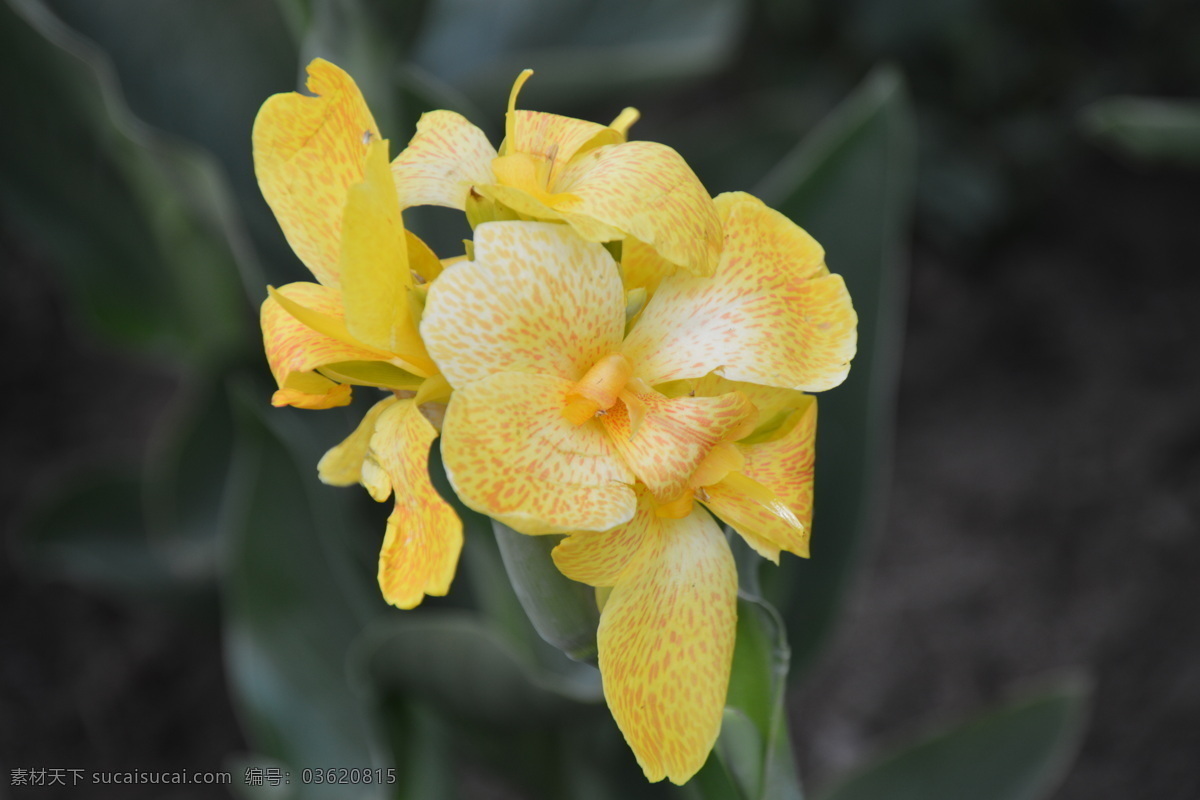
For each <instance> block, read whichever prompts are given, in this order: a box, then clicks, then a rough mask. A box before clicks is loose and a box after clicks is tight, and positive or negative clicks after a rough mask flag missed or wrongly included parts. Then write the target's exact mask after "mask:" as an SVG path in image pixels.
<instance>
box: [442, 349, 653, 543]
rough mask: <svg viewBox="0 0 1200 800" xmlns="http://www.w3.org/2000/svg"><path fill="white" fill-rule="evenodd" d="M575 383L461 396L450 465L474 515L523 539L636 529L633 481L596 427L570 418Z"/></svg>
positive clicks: (451, 433)
mask: <svg viewBox="0 0 1200 800" xmlns="http://www.w3.org/2000/svg"><path fill="white" fill-rule="evenodd" d="M572 385H573V384H572V383H571V382H570V381H567V380H563V379H562V378H557V377H552V376H542V375H526V374H521V373H514V372H505V373H500V374H497V375H491V376H488V377H486V378H484V379H482V380H478V381H475V382H473V383H470V384H467V385H466V386H465V387H464V388H461V389H457V390H456V391H455V392H454V394H453V395H452V396H451V398H450V404H449V407H448V408H447V409H446V419H445V422H444V423H443V427H442V431H443V433H444V438H443V440H442V460H443V462H444V463H445V465H446V474H447V475H448V476H449V477H450V482H451V484H453V486H454V490H455V492H456V493H457V494H458V496H459V497H460V498H461V499H462V501H463V502H464V503H466V504H467V505H468V506H470V507H471V508H473V509H475V510H476V511H479V512H480V513H483V514H487V515H488V516H489V517H493V518H495V519H498V520H500V521H501V522H503V523H504V524H506V525H508V526H509V527H511V528H514V529H515V530H518V531H521V532H522V533H529V534H541V533H562V532H566V531H577V530H591V531H603V530H608V529H609V528H612V527H614V526H616V525H620V524H622V523H624V522H628V521H629V519H630V517H632V516H633V510H634V505H635V498H634V494H633V490H632V489H630V488H629V487H630V486H631V485H632V484H633V481H634V478H633V473H631V472H630V471H629V468H628V467H626V466H625V465H624V463H622V462H621V459H620V458H619V457H618V456H617V454H616V452H615V451H614V449H613V446H612V444H611V442H610V441H609V439H608V436H607V435H606V434H605V433H604V431H603V429H601V428H600V426H599V425H597V424H595V423H594V422H587V423H585V424H583V425H580V426H579V427H576V426H575V425H572V424H571V423H570V422H568V421H567V419H566V418H565V417H563V415H562V409H563V406H564V405H565V403H566V396H567V393H568V392H569V391H570V390H571V388H572Z"/></svg>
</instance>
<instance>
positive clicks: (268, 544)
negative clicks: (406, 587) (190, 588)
mask: <svg viewBox="0 0 1200 800" xmlns="http://www.w3.org/2000/svg"><path fill="white" fill-rule="evenodd" d="M242 394H243V393H239V394H238V395H237V404H236V406H235V408H237V411H238V415H239V416H238V424H239V447H238V450H237V457H236V459H235V465H234V470H235V475H234V478H233V480H234V484H235V485H236V486H238V487H239V489H240V491H241V494H240V496H239V502H238V503H236V504H235V505H234V510H233V511H232V512H231V514H230V517H231V519H230V525H229V528H228V531H227V534H228V536H227V540H226V541H225V550H226V556H227V563H226V568H225V570H224V575H225V584H224V596H225V607H226V612H227V613H226V626H225V644H226V652H227V658H228V668H229V674H230V683H231V689H232V691H233V695H234V698H235V701H236V702H237V705H238V707H239V708H240V710H241V713H242V717H243V720H244V723H245V725H246V729H247V733H248V735H249V737H250V740H251V742H252V743H253V744H254V746H255V749H257V750H258V751H259V752H261V753H263V754H265V755H267V756H269V757H271V758H274V759H277V760H279V761H281V762H284V763H286V764H289V765H291V767H292V769H293V773H294V771H295V770H296V769H299V768H304V767H317V766H339V767H341V766H345V767H388V766H391V764H390V761H389V760H388V758H387V756H386V755H385V754H384V752H383V748H382V747H381V745H380V742H379V740H378V737H377V735H376V732H375V731H374V729H373V728H372V726H371V721H370V720H369V718H368V716H367V714H366V712H365V709H363V708H362V706H361V701H360V697H359V696H358V695H357V694H356V693H355V691H354V690H353V688H352V686H351V683H350V679H349V676H348V673H347V669H346V659H347V653H348V652H349V649H350V647H351V644H352V643H353V642H354V640H355V639H356V638H357V636H358V635H359V633H360V631H362V630H363V629H364V627H365V626H366V624H367V623H368V622H369V621H370V620H371V618H372V617H373V616H374V614H376V613H380V612H381V611H382V610H383V608H384V607H383V606H382V604H381V603H380V602H379V601H378V599H377V598H376V597H375V596H374V595H373V593H372V591H371V590H373V588H374V580H373V576H371V575H370V574H364V573H365V572H366V570H365V569H363V568H362V567H361V565H356V564H355V563H354V558H353V556H352V553H351V548H352V547H353V541H354V539H355V538H356V537H355V536H354V535H353V533H354V531H353V525H352V524H351V521H352V519H353V517H352V515H351V514H349V513H348V511H347V509H345V508H342V507H340V506H341V503H340V502H339V501H340V498H341V497H342V496H343V495H342V493H338V492H328V491H325V492H322V491H321V489H322V487H320V486H319V485H318V484H317V482H316V477H315V464H316V458H315V454H314V453H311V452H304V451H303V450H301V451H300V453H301V455H299V456H297V455H296V454H295V453H294V452H293V450H292V449H291V447H290V446H289V444H288V443H293V442H304V441H305V439H306V437H305V432H306V428H305V427H302V426H298V425H296V424H295V421H296V415H293V414H290V413H287V412H281V411H278V410H271V411H270V412H269V414H270V416H269V417H268V418H265V419H264V417H263V416H261V415H260V413H259V412H258V403H257V402H256V400H257V398H255V399H250V400H246V399H243V397H242ZM335 498H336V499H335ZM360 788H361V791H359V792H358V793H355V792H348V791H347V787H345V786H341V787H329V786H328V785H324V786H313V785H309V786H304V787H302V788H301V790H300V791H299V793H298V795H297V796H299V797H341V798H346V797H371V796H376V795H375V792H376V789H372V788H369V787H360Z"/></svg>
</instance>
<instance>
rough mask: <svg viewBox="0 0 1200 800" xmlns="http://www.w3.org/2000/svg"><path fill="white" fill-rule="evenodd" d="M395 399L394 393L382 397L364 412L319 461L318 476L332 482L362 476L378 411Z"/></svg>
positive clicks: (346, 483) (352, 480) (342, 483)
mask: <svg viewBox="0 0 1200 800" xmlns="http://www.w3.org/2000/svg"><path fill="white" fill-rule="evenodd" d="M395 402H396V398H395V397H386V398H384V399H383V400H380V401H379V402H378V403H376V404H375V405H374V406H372V407H371V410H370V411H368V412H367V413H366V415H365V416H363V418H362V421H361V422H359V423H358V427H357V428H355V429H354V432H353V433H351V434H350V435H349V436H347V437H346V438H345V439H344V440H343V441H342V442H341V443H340V444H337V445H335V446H334V447H332V448H330V449H329V451H328V452H327V453H325V455H324V456H322V457H321V460H320V461H319V462H318V463H317V476H318V477H319V478H320V479H321V482H322V483H327V484H329V485H330V486H349V485H351V484H354V483H358V482H359V481H361V480H362V468H363V459H365V458H366V457H367V448H368V447H370V446H371V437H372V436H374V435H375V422H376V420H378V419H379V415H380V414H382V413H383V412H384V410H386V409H387V408H388V407H389V406H391V405H392V404H394V403H395Z"/></svg>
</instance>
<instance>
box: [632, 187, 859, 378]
mask: <svg viewBox="0 0 1200 800" xmlns="http://www.w3.org/2000/svg"><path fill="white" fill-rule="evenodd" d="M716 205H717V208H718V209H719V210H720V212H721V218H722V221H723V223H724V226H725V248H724V250H723V252H722V254H721V262H720V265H719V266H718V268H717V272H716V274H715V275H714V276H713V277H712V278H711V279H708V280H704V279H700V278H696V277H693V276H690V275H687V274H685V273H682V272H680V273H676V274H675V275H672V276H671V277H669V278H667V279H666V280H664V281H663V282H662V283H661V284H660V285H659V288H658V291H657V292H656V293H655V295H654V297H653V298H652V299H651V300H650V302H649V304H647V306H646V308H645V309H644V310H643V311H642V314H641V316H640V317H639V318H638V321H637V324H636V325H635V326H634V328H633V330H632V331H631V332H630V335H629V337H628V338H627V339H626V341H625V344H624V346H623V347H622V352H623V353H625V355H626V356H627V357H628V358H629V360H630V361H632V362H633V363H634V364H636V365H637V369H638V371H637V375H638V377H640V378H643V379H645V380H646V382H647V383H650V384H652V385H653V384H658V383H662V382H666V381H672V380H678V379H680V378H699V377H702V376H704V375H706V374H708V373H709V372H713V371H716V372H718V373H719V374H721V375H723V376H724V377H726V378H728V379H730V380H735V381H748V382H750V383H760V384H766V385H769V386H779V387H784V388H790V389H800V390H803V391H813V392H815V391H823V390H825V389H829V388H832V387H834V386H837V385H838V384H839V383H841V382H842V380H844V379H845V377H846V373H847V372H848V371H849V369H850V359H851V358H853V356H854V351H855V345H856V342H857V338H856V328H857V322H858V317H857V315H856V314H855V313H854V308H853V307H852V306H851V303H850V296H849V295H848V294H847V292H846V286H845V284H844V282H843V281H842V278H841V276H840V275H831V274H829V272H828V270H827V269H826V268H825V265H824V251H823V250H822V249H821V246H820V245H819V244H817V243H816V241H814V240H813V239H812V237H810V236H809V235H808V234H807V233H805V232H804V231H803V230H802V229H801V228H799V227H797V226H796V225H795V224H793V223H792V222H791V221H790V220H788V219H787V218H786V217H784V216H783V215H782V214H779V213H778V212H776V211H773V210H771V209H769V208H767V207H766V206H765V205H763V203H762V202H761V201H760V200H758V199H756V198H753V197H751V196H750V195H746V194H740V193H731V194H724V195H721V196H720V197H718V198H717V200H716Z"/></svg>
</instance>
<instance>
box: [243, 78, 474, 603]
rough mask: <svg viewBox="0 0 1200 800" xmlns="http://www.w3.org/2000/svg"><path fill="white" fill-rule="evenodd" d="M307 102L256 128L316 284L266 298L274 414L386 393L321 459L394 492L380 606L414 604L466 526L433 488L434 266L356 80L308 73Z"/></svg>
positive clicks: (278, 206)
mask: <svg viewBox="0 0 1200 800" xmlns="http://www.w3.org/2000/svg"><path fill="white" fill-rule="evenodd" d="M308 72H309V80H308V88H309V90H310V91H311V92H312V93H313V94H314V95H315V97H309V96H305V95H301V94H299V93H295V92H291V93H286V94H278V95H275V96H273V97H271V98H270V99H268V100H267V102H266V103H264V104H263V107H262V109H261V110H260V111H259V114H258V117H257V119H256V120H255V124H254V134H253V140H254V159H255V170H256V172H257V175H258V180H259V185H260V186H261V188H262V190H263V196H264V197H265V198H266V200H267V202H268V204H269V205H270V206H271V209H272V210H273V211H274V212H275V216H276V218H277V219H278V220H279V224H280V226H281V227H282V228H283V231H284V235H285V236H286V237H287V239H288V242H289V243H290V244H291V245H292V248H293V249H294V250H295V251H296V254H297V255H298V256H299V257H300V259H301V260H302V261H303V262H304V263H305V265H306V266H308V268H309V269H310V270H311V271H312V273H313V275H314V276H315V277H316V278H317V280H318V281H319V283H305V282H299V283H292V284H289V285H287V286H283V287H281V288H280V289H278V290H276V289H269V296H268V298H267V300H266V301H265V302H264V303H263V307H262V329H263V341H264V347H265V350H266V354H267V361H268V363H269V364H270V367H271V371H272V374H273V375H274V376H275V380H276V382H277V383H278V385H279V391H277V392H276V393H275V395H274V397H273V398H272V402H273V403H274V404H275V405H294V406H298V407H301V408H329V407H332V406H337V405H346V404H347V403H349V402H350V392H351V388H350V387H351V386H352V385H358V386H373V387H377V388H381V389H384V390H390V391H391V392H393V395H392V396H391V397H388V398H386V399H384V400H382V401H380V402H379V403H378V404H376V405H375V407H374V408H372V409H371V410H370V411H369V412H368V413H367V415H366V416H365V417H364V419H363V421H362V423H361V424H360V425H359V427H358V429H357V430H356V431H355V432H354V433H352V434H351V435H350V437H349V438H348V439H346V441H344V442H342V443H341V444H340V445H338V446H337V447H334V448H333V449H332V450H330V451H329V452H328V453H327V454H326V455H325V457H324V458H323V459H322V461H321V464H320V467H319V475H320V477H321V479H322V480H323V481H325V482H326V483H331V484H334V485H349V484H352V483H362V484H363V485H364V486H365V487H366V488H367V489H368V491H369V492H370V493H371V495H372V497H374V498H375V499H376V500H377V501H379V502H383V501H384V500H386V499H387V498H388V497H389V496H392V495H394V497H395V508H394V510H393V512H392V514H391V516H390V517H389V518H388V527H387V534H386V536H385V539H384V544H383V549H382V552H381V553H380V560H379V584H380V588H381V589H382V591H383V594H384V597H385V598H386V599H387V600H388V602H390V603H392V604H394V605H397V606H399V607H401V608H412V607H413V606H416V605H417V604H418V603H420V602H421V600H422V599H423V598H424V596H425V595H426V594H433V595H444V594H446V592H447V591H448V590H449V586H450V581H451V579H452V578H453V576H454V571H455V567H456V565H457V562H458V555H459V551H460V550H461V547H462V524H461V522H460V521H459V519H458V517H457V515H456V514H455V513H454V511H453V509H451V507H450V506H449V505H448V504H447V503H446V501H445V500H443V499H442V498H441V496H440V495H438V493H437V491H436V490H435V489H434V488H433V485H432V483H431V482H430V479H429V473H428V458H429V448H430V445H431V443H432V442H433V439H434V438H436V437H437V435H438V429H437V427H436V426H435V424H434V422H433V421H431V419H430V418H431V417H432V418H433V419H435V420H436V419H437V418H438V417H439V416H440V413H439V412H438V411H437V406H436V404H439V403H441V402H442V401H444V400H445V399H446V398H447V396H448V394H449V387H448V385H447V384H446V382H445V380H444V379H443V378H442V377H441V376H440V374H439V373H438V369H437V366H436V364H435V363H434V362H433V360H432V359H431V358H430V357H429V354H428V352H427V351H426V349H425V344H424V342H422V341H421V338H420V335H419V332H418V323H419V319H420V311H421V304H422V302H423V293H424V291H425V289H426V288H427V284H428V282H429V281H432V280H433V279H434V278H436V277H437V275H438V274H439V273H440V271H441V264H440V262H439V261H438V260H437V258H436V256H434V254H433V253H432V251H430V250H429V248H428V247H426V246H425V244H424V243H423V242H421V240H420V239H418V238H417V237H415V236H413V235H412V234H411V233H409V232H407V231H406V230H405V228H404V223H403V221H402V219H401V214H400V203H399V199H398V198H397V195H396V187H395V184H394V182H393V180H392V176H391V170H390V168H389V165H388V158H387V157H388V151H387V148H388V143H387V140H385V139H381V138H380V137H379V133H378V131H377V130H376V127H375V122H374V120H373V119H372V117H371V113H370V111H369V110H368V109H367V106H366V103H365V102H364V101H363V98H362V94H361V93H360V92H359V90H358V87H357V86H356V85H355V83H354V81H353V80H352V79H351V78H350V76H349V75H347V74H346V73H345V72H343V71H342V70H340V69H338V68H337V67H335V66H334V65H332V64H330V63H328V62H326V61H322V60H320V59H317V60H316V61H313V62H312V64H310V65H309V68H308Z"/></svg>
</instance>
